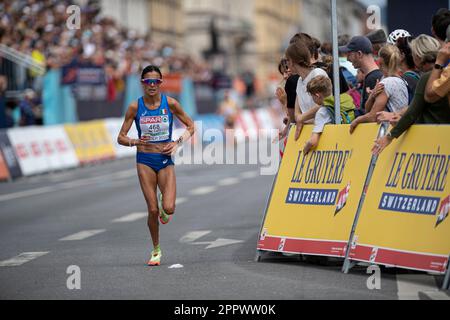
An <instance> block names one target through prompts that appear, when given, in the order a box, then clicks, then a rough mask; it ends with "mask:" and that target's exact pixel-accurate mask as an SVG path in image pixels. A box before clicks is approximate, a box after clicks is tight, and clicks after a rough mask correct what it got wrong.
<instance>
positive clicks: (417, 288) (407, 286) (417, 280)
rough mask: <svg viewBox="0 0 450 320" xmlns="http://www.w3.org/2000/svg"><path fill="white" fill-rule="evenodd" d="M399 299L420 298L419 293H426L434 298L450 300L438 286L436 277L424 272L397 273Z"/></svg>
mask: <svg viewBox="0 0 450 320" xmlns="http://www.w3.org/2000/svg"><path fill="white" fill-rule="evenodd" d="M397 287H398V292H397V295H398V298H399V300H419V293H424V294H426V295H427V296H428V297H430V298H431V299H433V300H450V298H449V296H448V295H446V294H445V293H444V292H440V291H439V289H438V288H437V287H436V282H435V280H434V278H433V277H432V276H430V275H423V274H397Z"/></svg>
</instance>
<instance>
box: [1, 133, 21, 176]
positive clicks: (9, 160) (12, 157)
mask: <svg viewBox="0 0 450 320" xmlns="http://www.w3.org/2000/svg"><path fill="white" fill-rule="evenodd" d="M0 151H1V152H0V153H2V154H3V160H4V161H5V163H6V165H7V166H8V171H9V176H10V177H11V178H13V179H14V178H18V177H20V176H22V170H20V165H19V161H18V159H17V156H16V153H15V150H14V147H13V146H12V145H11V141H10V140H9V137H8V134H7V131H6V130H0Z"/></svg>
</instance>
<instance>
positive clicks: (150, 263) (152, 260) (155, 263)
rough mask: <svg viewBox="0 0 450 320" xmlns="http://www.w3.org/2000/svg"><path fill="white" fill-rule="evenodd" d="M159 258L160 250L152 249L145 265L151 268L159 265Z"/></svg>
mask: <svg viewBox="0 0 450 320" xmlns="http://www.w3.org/2000/svg"><path fill="white" fill-rule="evenodd" d="M161 257H162V253H161V248H160V247H159V246H158V247H157V248H155V249H153V251H152V256H151V257H150V260H149V261H148V263H147V265H148V266H152V267H153V266H159V265H161Z"/></svg>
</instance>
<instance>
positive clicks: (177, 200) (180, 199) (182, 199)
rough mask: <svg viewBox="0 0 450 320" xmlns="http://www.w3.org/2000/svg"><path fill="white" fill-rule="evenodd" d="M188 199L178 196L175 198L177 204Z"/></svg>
mask: <svg viewBox="0 0 450 320" xmlns="http://www.w3.org/2000/svg"><path fill="white" fill-rule="evenodd" d="M187 200H188V199H187V198H177V199H176V200H175V204H182V203H185V202H186V201H187Z"/></svg>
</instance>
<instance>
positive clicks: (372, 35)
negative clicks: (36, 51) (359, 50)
mask: <svg viewBox="0 0 450 320" xmlns="http://www.w3.org/2000/svg"><path fill="white" fill-rule="evenodd" d="M366 37H367V38H368V39H369V40H370V42H371V43H372V49H373V51H372V53H373V55H374V56H375V57H378V52H379V51H380V49H381V48H382V47H384V45H385V44H386V43H387V37H386V33H385V32H384V30H383V29H377V30H373V31H371V32H369V33H368V34H367V35H366Z"/></svg>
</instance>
